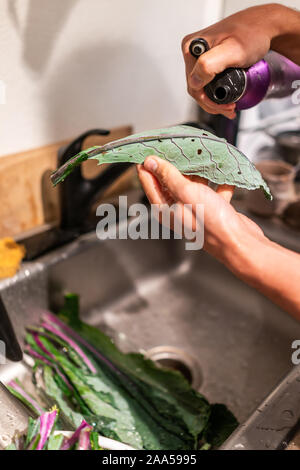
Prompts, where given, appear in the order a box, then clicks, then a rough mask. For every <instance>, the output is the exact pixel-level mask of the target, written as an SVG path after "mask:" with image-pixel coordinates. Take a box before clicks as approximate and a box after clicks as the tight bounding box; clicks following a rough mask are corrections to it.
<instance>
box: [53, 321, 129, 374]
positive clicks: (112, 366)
mask: <svg viewBox="0 0 300 470" xmlns="http://www.w3.org/2000/svg"><path fill="white" fill-rule="evenodd" d="M45 318H46V320H47V319H48V321H51V323H55V324H56V325H58V326H59V327H60V328H61V329H62V330H64V331H66V332H67V333H68V334H69V335H71V336H73V338H75V339H76V340H77V341H79V342H80V343H81V344H83V346H85V347H86V348H87V349H89V350H90V351H91V352H92V353H93V354H94V355H95V356H96V357H98V359H100V361H102V362H104V363H105V364H106V365H107V366H108V367H110V368H111V369H113V370H114V372H115V373H116V374H117V375H125V374H123V373H122V372H121V371H120V370H119V369H118V368H117V367H116V366H115V365H114V364H113V363H112V362H111V361H110V360H109V359H107V358H106V357H105V356H103V354H101V353H100V352H99V351H98V350H97V349H96V348H94V347H93V346H91V345H90V344H89V343H88V342H87V341H86V340H85V339H84V338H82V337H81V336H80V335H79V334H78V333H76V331H74V330H73V329H72V328H70V327H69V326H68V325H66V323H64V322H63V321H61V320H60V319H59V318H58V317H57V316H55V315H53V314H52V313H50V312H45ZM127 380H129V379H127Z"/></svg>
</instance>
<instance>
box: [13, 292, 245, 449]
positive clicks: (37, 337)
mask: <svg viewBox="0 0 300 470" xmlns="http://www.w3.org/2000/svg"><path fill="white" fill-rule="evenodd" d="M27 344H28V348H27V352H28V353H29V354H30V355H31V356H32V357H33V358H34V359H35V361H36V365H35V367H34V378H35V379H36V375H35V374H36V373H37V370H39V372H41V371H42V377H43V384H44V385H43V389H44V393H45V394H46V396H47V398H48V400H49V399H50V400H51V402H52V403H53V404H56V406H57V407H58V408H59V410H60V419H61V420H62V421H64V423H66V422H67V423H68V426H69V428H70V429H76V428H78V426H80V424H81V423H82V421H83V420H85V421H86V422H87V423H89V424H90V425H91V426H92V427H93V430H94V432H97V433H99V434H101V435H103V436H106V437H108V438H112V439H115V440H118V441H120V442H123V443H125V444H128V445H130V446H131V447H134V448H136V449H147V450H151V449H153V450H159V449H162V450H186V449H197V448H198V447H199V443H200V442H201V446H204V447H203V448H209V447H217V446H219V445H220V444H222V442H223V441H224V440H225V439H226V438H227V437H228V436H229V435H230V434H231V433H232V431H233V430H234V429H235V428H236V426H237V424H238V423H237V421H236V419H235V418H234V416H233V415H232V413H231V412H230V411H229V410H228V409H227V408H226V407H225V406H224V405H210V404H209V403H208V401H207V400H206V398H205V397H204V396H203V395H201V394H200V393H199V392H197V391H195V390H194V389H193V388H192V387H191V386H190V385H189V383H188V382H187V381H186V379H185V378H184V377H183V376H182V375H181V374H180V373H179V372H176V371H172V370H168V369H162V368H158V367H157V366H156V365H155V364H154V363H153V362H152V361H150V360H149V359H146V358H145V357H144V356H143V355H141V354H136V353H130V354H124V353H122V352H121V351H119V350H118V348H117V347H116V346H115V345H114V344H113V342H112V341H111V340H110V338H109V337H108V336H106V335H105V334H104V333H102V332H101V331H100V330H98V329H97V328H94V327H92V326H90V325H87V324H86V323H84V322H82V321H81V320H80V318H79V301H78V296H76V295H74V294H69V295H67V296H66V299H65V306H64V308H63V309H62V311H61V312H60V314H59V316H57V315H53V314H51V313H45V314H44V317H43V321H42V323H41V326H40V327H34V328H30V329H29V332H28V334H27ZM19 388H20V387H19ZM11 391H12V392H14V387H13V386H12V387H11ZM18 397H19V398H20V397H21V394H20V390H18ZM27 406H28V396H27ZM36 408H37V407H36V406H35V409H36ZM61 429H62V428H61Z"/></svg>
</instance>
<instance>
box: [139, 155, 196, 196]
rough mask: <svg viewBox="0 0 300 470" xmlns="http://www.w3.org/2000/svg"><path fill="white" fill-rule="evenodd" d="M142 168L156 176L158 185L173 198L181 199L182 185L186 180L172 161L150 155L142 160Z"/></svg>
mask: <svg viewBox="0 0 300 470" xmlns="http://www.w3.org/2000/svg"><path fill="white" fill-rule="evenodd" d="M144 168H145V170H147V171H149V172H150V173H152V174H153V175H154V176H155V177H156V179H157V180H158V182H159V183H160V185H161V186H162V187H163V188H164V189H167V190H168V191H169V192H170V193H171V195H172V196H173V197H174V199H175V200H180V199H181V194H182V187H183V186H184V185H186V184H187V180H186V179H185V177H184V176H183V175H182V174H181V173H180V171H179V170H177V168H176V167H175V166H174V165H172V163H169V162H166V161H165V160H163V159H162V158H159V157H157V156H156V155H151V156H149V157H147V158H146V160H145V161H144Z"/></svg>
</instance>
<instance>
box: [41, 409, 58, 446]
mask: <svg viewBox="0 0 300 470" xmlns="http://www.w3.org/2000/svg"><path fill="white" fill-rule="evenodd" d="M56 415H57V410H53V411H49V412H47V413H43V414H42V415H41V416H40V436H41V437H40V440H39V443H38V445H37V448H36V450H42V449H43V447H44V445H45V443H46V441H47V439H48V437H49V436H50V434H51V431H52V428H53V426H54V424H55V420H56Z"/></svg>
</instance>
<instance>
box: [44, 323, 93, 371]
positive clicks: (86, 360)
mask: <svg viewBox="0 0 300 470" xmlns="http://www.w3.org/2000/svg"><path fill="white" fill-rule="evenodd" d="M42 326H43V327H44V328H45V329H46V330H48V331H51V333H54V334H55V335H56V336H59V337H60V338H61V339H63V340H64V341H65V342H66V343H68V344H69V345H70V346H71V347H72V348H73V349H74V350H75V351H76V352H77V354H78V355H79V356H80V357H81V359H82V360H83V361H84V363H85V364H86V365H87V366H88V368H89V369H90V371H91V372H92V373H93V374H96V373H97V369H96V367H95V366H94V365H93V364H92V362H91V361H90V359H89V358H88V357H87V355H86V354H85V353H84V352H83V351H82V349H81V348H80V347H79V346H78V344H76V343H75V341H73V340H72V339H71V338H70V337H69V336H67V335H65V334H64V333H63V332H62V331H60V330H58V329H57V328H55V327H54V326H52V325H51V324H49V323H47V322H43V323H42Z"/></svg>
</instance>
